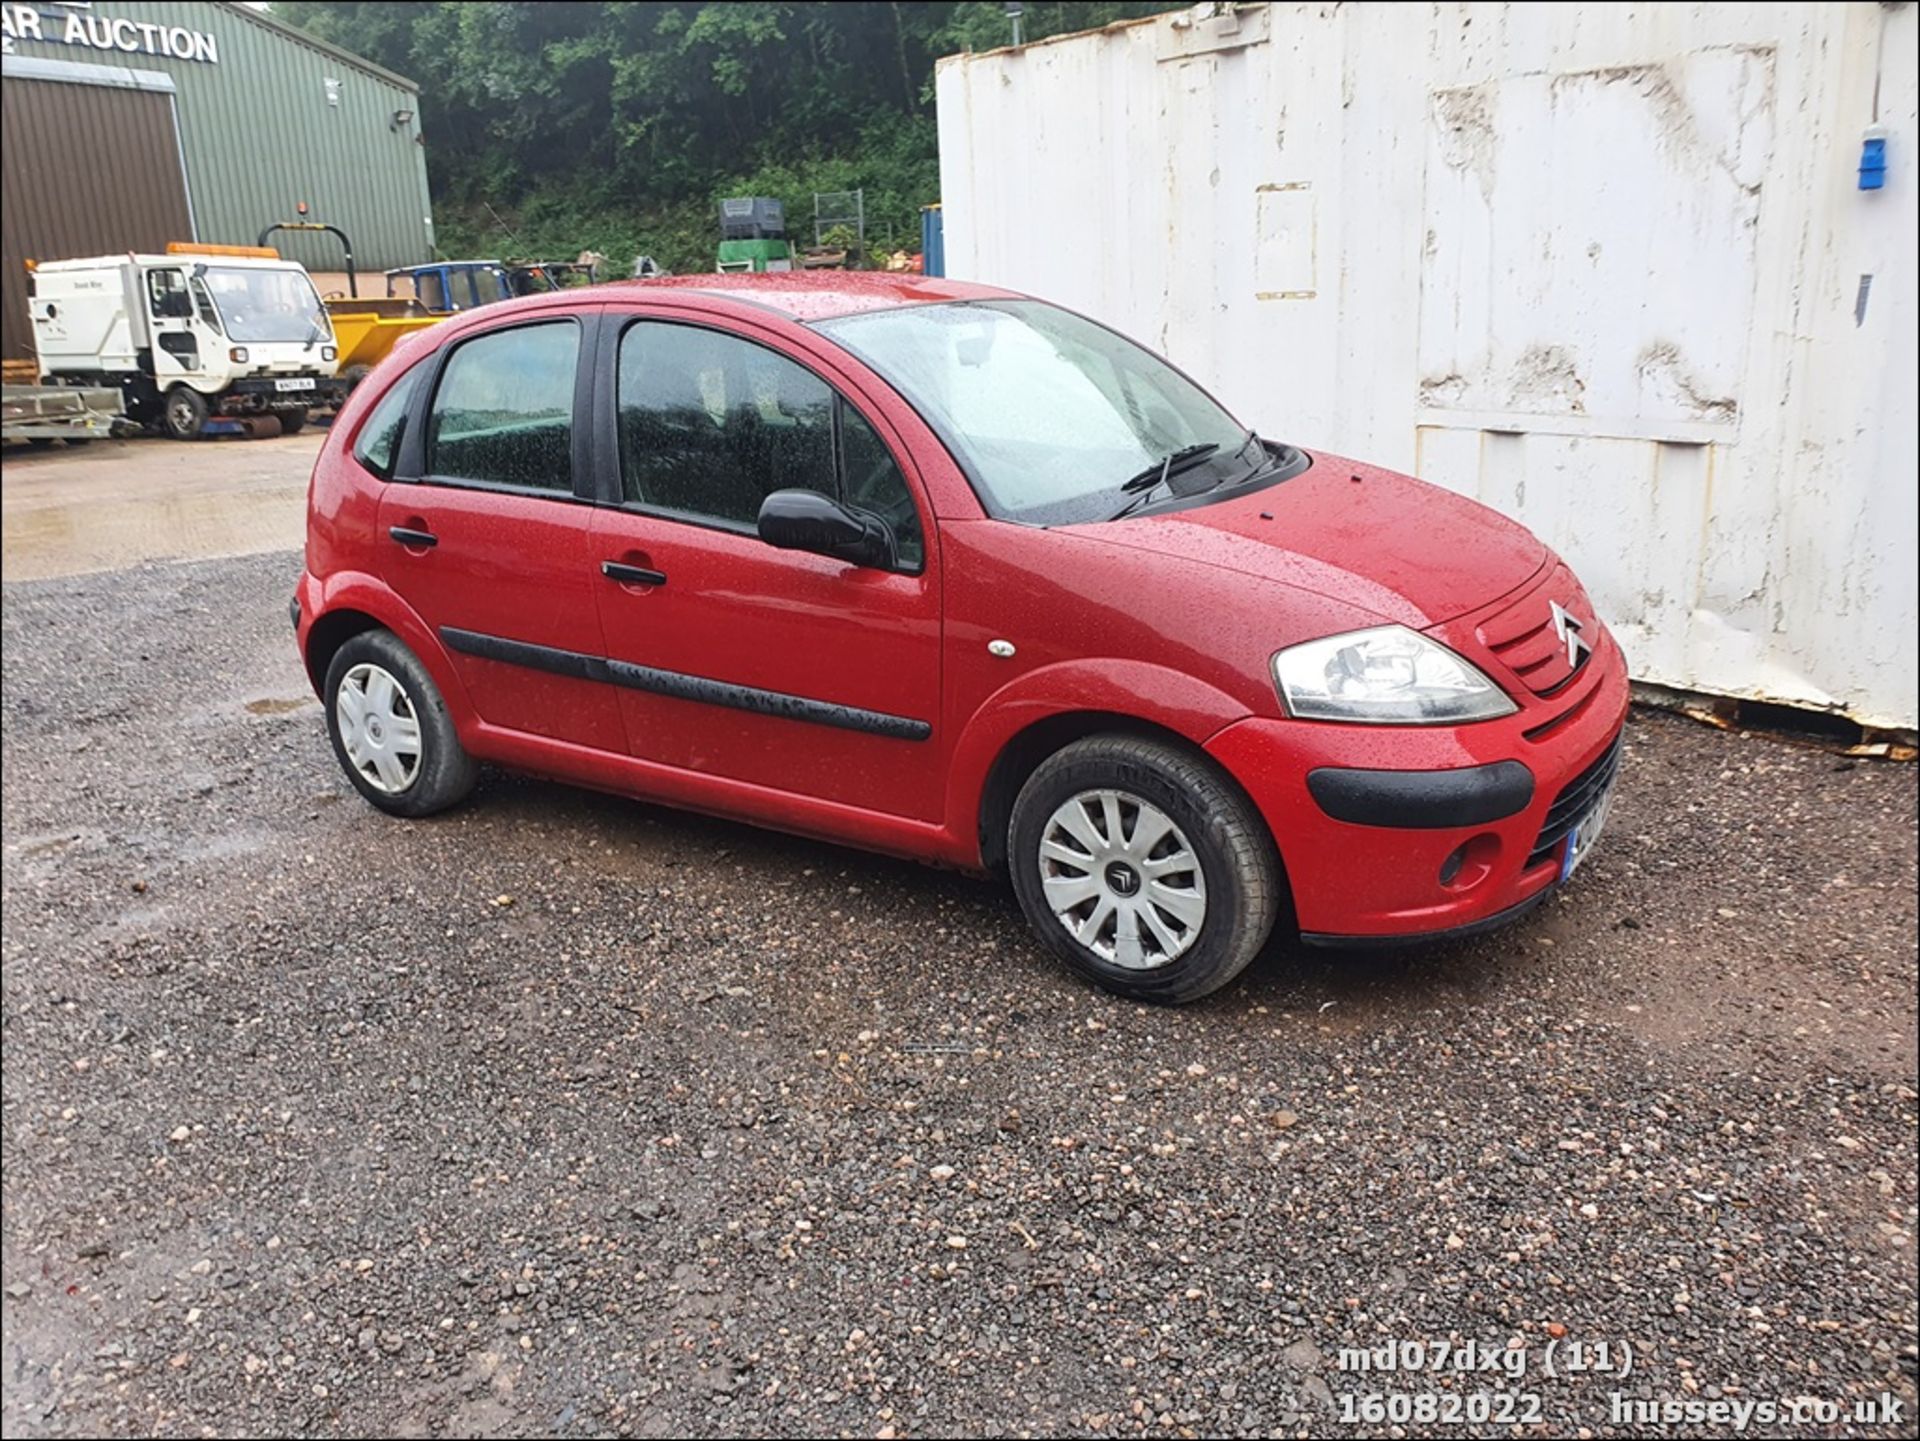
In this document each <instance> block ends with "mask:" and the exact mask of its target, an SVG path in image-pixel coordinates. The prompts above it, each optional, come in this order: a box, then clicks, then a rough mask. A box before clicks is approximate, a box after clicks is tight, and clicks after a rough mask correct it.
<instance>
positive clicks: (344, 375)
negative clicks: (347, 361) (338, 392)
mask: <svg viewBox="0 0 1920 1441" xmlns="http://www.w3.org/2000/svg"><path fill="white" fill-rule="evenodd" d="M372 373H373V367H372V366H371V365H349V366H348V367H347V368H346V369H345V370H343V371H341V372H340V378H341V379H342V380H344V381H345V382H346V383H347V389H348V390H349V391H351V390H352V389H353V388H354V386H356V385H358V384H359V383H360V382H361V381H363V380H365V379H366V378H367V377H368V376H369V375H371V374H372Z"/></svg>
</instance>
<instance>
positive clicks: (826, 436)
mask: <svg viewBox="0 0 1920 1441" xmlns="http://www.w3.org/2000/svg"><path fill="white" fill-rule="evenodd" d="M617 394H618V414H619V430H620V482H621V490H622V496H623V498H624V499H625V500H626V501H627V502H629V503H630V504H633V505H642V506H648V507H655V508H659V509H663V510H670V511H677V512H680V513H682V514H684V515H687V516H690V517H695V518H699V519H703V520H711V521H718V522H721V523H722V524H725V525H729V526H732V527H734V528H738V529H751V528H752V527H753V526H754V525H755V524H756V523H757V522H758V520H759V518H760V506H761V503H762V502H763V501H765V500H766V498H767V497H768V496H769V495H771V494H773V492H774V491H776V490H816V491H819V492H820V493H821V494H822V495H830V496H833V497H834V498H835V499H837V500H840V501H842V502H843V503H845V504H847V505H851V506H854V507H856V508H857V509H860V510H864V511H867V512H869V513H871V514H873V515H877V516H879V517H880V518H881V519H882V520H885V521H886V522H887V523H888V524H889V525H890V526H892V527H893V533H894V541H895V546H896V549H897V551H898V554H899V558H900V564H901V566H902V567H903V568H904V569H907V570H916V571H917V570H918V569H920V567H921V565H922V564H923V563H924V561H925V557H926V543H925V539H924V537H923V535H922V532H921V528H920V515H919V512H918V511H917V510H916V509H915V508H914V503H913V494H912V492H911V491H910V490H909V489H908V487H907V481H906V477H905V476H903V475H902V474H901V473H900V467H899V466H898V465H896V464H895V463H894V459H893V456H892V454H891V453H889V452H888V450H887V448H886V445H885V444H884V443H883V442H882V441H881V439H880V437H879V435H878V434H876V433H875V431H874V429H873V427H872V426H871V425H869V424H868V423H867V420H866V418H865V417H864V416H862V415H861V414H860V412H859V411H858V410H856V409H854V407H853V406H851V405H849V404H848V403H847V402H846V400H845V398H844V397H842V396H841V395H840V394H839V392H837V391H835V390H834V389H833V387H831V386H830V385H828V384H827V383H826V382H825V381H824V380H822V379H821V378H820V377H819V376H817V375H815V374H814V373H813V372H812V371H810V370H808V369H807V368H806V367H805V366H803V365H800V364H797V363H796V362H794V361H792V360H789V359H787V357H786V356H784V355H781V354H779V353H778V352H777V351H773V350H769V349H767V347H765V346H763V345H756V344H755V343H754V342H752V341H750V340H745V339H742V338H741V337H739V336H737V335H727V334H724V333H722V332H720V331H716V330H704V329H701V328H700V327H698V326H691V325H674V324H670V323H667V322H660V321H641V322H639V323H637V324H635V325H632V326H630V327H629V328H628V330H627V332H626V334H625V335H624V336H622V337H621V340H620V359H619V376H618V391H617Z"/></svg>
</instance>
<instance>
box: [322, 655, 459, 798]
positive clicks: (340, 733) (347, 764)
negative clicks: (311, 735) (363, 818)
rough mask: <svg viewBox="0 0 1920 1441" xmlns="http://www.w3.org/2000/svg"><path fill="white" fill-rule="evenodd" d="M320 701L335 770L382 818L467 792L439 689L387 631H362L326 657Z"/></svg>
mask: <svg viewBox="0 0 1920 1441" xmlns="http://www.w3.org/2000/svg"><path fill="white" fill-rule="evenodd" d="M326 702H327V731H328V734H329V735H330V736H331V737H332V739H333V753H334V756H335V758H337V759H338V760H339V762H340V768H341V769H342V770H344V771H345V772H346V773H347V779H348V780H350V781H352V782H353V785H354V789H355V790H357V791H359V792H360V794H361V795H363V796H365V797H366V799H367V800H368V801H369V802H371V803H372V804H373V805H375V806H377V807H379V808H380V809H381V810H383V811H385V812H387V814H388V815H395V816H426V815H432V814H433V813H434V812H435V811H442V810H445V809H446V808H447V807H448V806H451V805H456V804H458V803H459V802H460V801H462V800H464V799H465V798H466V795H467V792H469V791H470V790H472V789H473V781H474V764H473V758H472V757H471V756H469V755H468V754H467V752H466V748H465V747H464V746H462V745H461V744H460V737H459V736H458V735H457V734H456V733H455V732H454V728H453V717H452V716H450V715H449V714H447V705H446V702H445V701H444V700H443V699H442V698H441V696H440V691H439V688H438V687H437V686H435V685H434V683H433V678H432V677H431V676H429V675H428V674H427V668H426V667H425V666H423V665H421V664H420V660H419V657H417V656H415V655H414V653H413V652H412V651H410V650H408V649H407V647H406V646H405V645H404V644H402V643H401V640H400V638H399V637H398V636H396V635H394V634H393V632H392V631H386V630H368V631H362V632H361V633H360V634H358V635H356V636H354V637H352V638H351V639H350V640H348V641H347V642H346V644H345V645H343V646H341V647H340V649H339V650H337V651H335V652H334V656H333V660H332V661H331V662H330V663H329V664H328V666H327V684H326Z"/></svg>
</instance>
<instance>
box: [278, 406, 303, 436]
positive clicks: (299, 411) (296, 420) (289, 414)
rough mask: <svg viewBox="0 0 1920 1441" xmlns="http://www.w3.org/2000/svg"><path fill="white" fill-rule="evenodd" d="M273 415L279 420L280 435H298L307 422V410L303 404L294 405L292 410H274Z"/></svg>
mask: <svg viewBox="0 0 1920 1441" xmlns="http://www.w3.org/2000/svg"><path fill="white" fill-rule="evenodd" d="M274 415H275V416H276V417H277V418H278V419H279V421H280V433H281V434H282V435H298V434H299V433H300V431H301V428H302V427H303V426H305V425H306V423H307V411H306V407H304V406H296V407H295V408H294V409H292V410H276V411H274Z"/></svg>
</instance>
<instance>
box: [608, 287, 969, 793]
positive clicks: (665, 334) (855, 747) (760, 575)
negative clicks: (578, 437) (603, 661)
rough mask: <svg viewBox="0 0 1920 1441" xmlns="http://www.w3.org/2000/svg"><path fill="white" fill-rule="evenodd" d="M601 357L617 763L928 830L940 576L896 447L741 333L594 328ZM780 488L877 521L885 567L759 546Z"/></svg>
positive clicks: (936, 778)
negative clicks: (813, 494) (735, 784)
mask: <svg viewBox="0 0 1920 1441" xmlns="http://www.w3.org/2000/svg"><path fill="white" fill-rule="evenodd" d="M601 357H602V359H601V371H602V374H603V375H605V374H606V372H607V370H608V369H609V367H611V369H612V372H613V384H612V385H611V386H608V385H603V386H602V387H601V400H600V405H599V415H598V419H597V425H598V427H599V430H600V434H601V436H602V437H603V440H604V439H605V438H609V437H610V438H611V440H612V443H611V444H603V446H602V448H601V450H600V452H599V453H600V455H601V457H602V461H601V463H602V464H603V465H605V466H608V467H610V468H611V469H612V470H614V471H617V475H614V474H609V475H608V476H607V477H606V482H605V484H603V486H602V489H601V499H602V501H603V504H602V505H601V506H600V507H599V509H598V510H597V511H596V512H595V514H594V518H593V525H592V530H591V537H592V546H591V553H592V556H593V558H594V560H595V562H596V563H598V564H600V565H601V566H602V568H603V570H604V573H605V574H604V578H603V579H602V581H601V584H600V591H599V600H600V617H601V628H602V632H603V634H604V638H605V644H606V649H607V655H608V658H609V663H610V664H609V669H610V673H611V675H612V677H613V679H614V681H615V683H616V685H617V686H618V688H619V694H620V699H621V705H622V708H623V709H624V711H625V714H626V721H627V735H628V743H629V745H630V747H631V748H632V750H633V753H634V754H635V755H636V756H639V757H640V758H642V759H645V760H650V761H656V762H660V763H664V764H667V765H673V766H678V767H682V768H684V769H687V770H693V771H701V772H706V773H710V774H713V775H718V776H726V777H729V778H731V779H734V780H738V781H743V782H747V783H749V784H752V785H756V786H761V787H766V788H768V789H770V790H776V791H789V792H798V793H800V794H803V795H808V796H812V797H817V798H820V799H823V800H828V801H833V802H838V803H840V804H843V805H848V806H856V807H859V808H861V809H864V810H869V811H877V812H881V813H884V814H888V815H895V816H905V817H911V818H915V819H921V820H929V821H931V820H937V819H938V818H939V816H940V814H941V810H942V801H943V792H944V767H943V766H942V764H941V762H940V756H941V755H942V754H943V753H944V750H945V745H946V737H944V736H942V735H939V734H937V733H936V730H935V726H936V722H937V720H938V716H939V696H940V589H939V573H938V565H937V557H936V556H935V555H934V553H933V548H932V547H931V546H929V545H927V544H926V540H925V537H926V535H927V533H928V531H927V527H926V524H925V514H926V512H925V510H924V506H923V505H922V503H921V502H920V501H918V500H917V499H916V496H915V493H914V488H913V486H912V484H911V483H910V482H909V481H908V480H907V478H906V472H905V470H904V468H903V466H902V465H901V464H900V462H899V460H898V459H896V455H895V452H894V449H893V448H891V447H890V445H889V443H888V442H887V441H885V440H883V439H882V434H881V432H880V431H879V430H878V429H877V428H876V426H875V424H874V423H873V422H872V421H870V420H869V419H868V418H867V416H865V415H864V414H862V412H861V411H860V409H859V408H858V407H857V406H856V405H854V404H853V403H851V401H849V400H848V399H847V398H845V397H843V396H842V395H841V394H840V393H839V392H838V391H836V390H835V389H834V388H833V387H832V386H830V385H829V384H828V383H827V382H826V381H825V380H823V379H822V378H821V377H820V375H819V374H818V373H816V371H815V370H813V369H811V368H809V367H808V366H807V365H803V364H802V363H801V362H800V359H799V358H798V357H797V356H794V355H792V354H788V353H783V351H781V350H779V349H775V348H773V346H772V344H771V343H768V342H763V341H761V340H755V339H749V338H747V337H746V336H745V335H743V334H738V333H734V332H731V331H727V330H720V329H714V328H711V327H708V326H704V325H692V324H680V323H670V322H666V321H658V320H637V319H631V318H629V321H628V323H627V324H626V325H625V326H624V329H621V328H619V327H617V326H616V325H615V324H614V317H612V316H609V317H608V321H607V325H606V334H605V337H604V339H603V342H602V347H601ZM902 453H904V452H902ZM787 488H805V489H812V490H819V491H823V492H825V493H828V494H833V495H837V496H840V497H841V498H843V499H845V500H846V501H848V502H849V503H851V504H855V505H858V506H861V507H862V508H864V509H867V510H870V511H873V512H874V513H876V514H879V515H881V516H883V517H884V518H885V519H887V520H888V522H889V524H891V525H892V527H893V529H894V533H895V536H896V541H897V548H898V551H899V564H898V565H897V566H896V567H894V568H892V569H886V570H880V569H871V568H865V567H860V566H854V565H849V564H847V563H845V562H842V561H837V560H831V559H828V558H826V557H824V556H818V555H811V554H805V553H801V552H797V551H786V550H775V549H774V548H772V547H771V546H769V545H767V544H765V543H764V542H763V541H761V540H760V539H759V537H758V534H757V533H756V530H755V521H756V520H757V518H758V515H759V510H760V503H761V501H762V500H763V499H764V498H765V497H766V496H767V495H768V494H769V493H770V492H772V491H775V490H781V489H787ZM607 502H611V503H607Z"/></svg>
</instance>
